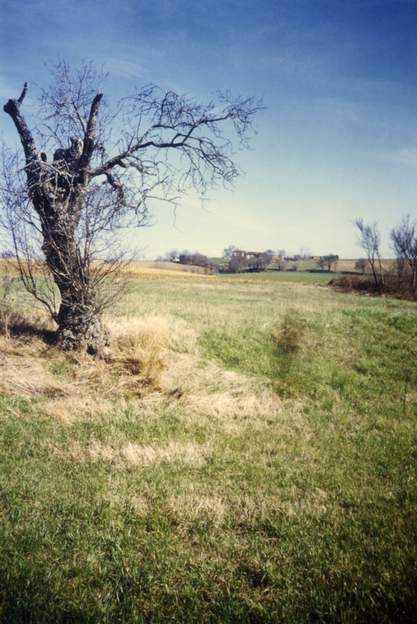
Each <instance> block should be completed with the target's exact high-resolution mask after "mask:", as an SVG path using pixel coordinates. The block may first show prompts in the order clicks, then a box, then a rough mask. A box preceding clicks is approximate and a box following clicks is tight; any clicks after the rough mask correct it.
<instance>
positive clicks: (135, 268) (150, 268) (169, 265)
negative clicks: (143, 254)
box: [0, 260, 212, 278]
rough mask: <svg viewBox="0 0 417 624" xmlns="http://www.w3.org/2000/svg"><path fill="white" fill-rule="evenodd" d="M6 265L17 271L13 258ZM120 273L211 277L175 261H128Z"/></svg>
mask: <svg viewBox="0 0 417 624" xmlns="http://www.w3.org/2000/svg"><path fill="white" fill-rule="evenodd" d="M6 267H7V269H8V270H9V271H11V272H16V273H17V264H16V262H15V261H14V260H0V271H4V270H5V269H6ZM122 273H123V274H125V275H128V276H132V277H136V276H137V277H140V276H143V277H145V276H149V277H164V276H168V277H169V276H172V274H173V273H175V276H176V277H185V278H189V277H198V278H206V277H212V275H210V274H207V273H205V269H204V268H203V267H199V266H194V265H192V264H190V265H185V264H178V263H176V262H145V261H143V262H130V263H129V264H128V265H126V266H125V267H124V268H123V270H122Z"/></svg>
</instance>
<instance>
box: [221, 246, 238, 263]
mask: <svg viewBox="0 0 417 624" xmlns="http://www.w3.org/2000/svg"><path fill="white" fill-rule="evenodd" d="M236 249H237V247H236V245H229V246H228V247H225V249H223V258H226V260H230V259H231V257H232V256H233V252H234V251H235V250H236Z"/></svg>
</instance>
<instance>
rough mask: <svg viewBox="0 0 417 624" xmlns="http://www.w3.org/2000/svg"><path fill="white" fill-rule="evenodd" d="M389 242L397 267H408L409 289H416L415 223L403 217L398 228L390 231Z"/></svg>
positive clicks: (416, 236)
mask: <svg viewBox="0 0 417 624" xmlns="http://www.w3.org/2000/svg"><path fill="white" fill-rule="evenodd" d="M391 242H392V246H393V249H394V252H395V255H396V258H397V263H398V266H399V267H401V268H403V267H404V266H408V269H409V279H410V288H411V289H412V291H413V292H415V291H416V289H417V230H416V222H415V221H412V220H411V218H410V216H409V215H408V216H407V217H405V218H404V219H403V220H402V222H401V223H400V225H399V226H397V227H396V228H393V229H392V231H391Z"/></svg>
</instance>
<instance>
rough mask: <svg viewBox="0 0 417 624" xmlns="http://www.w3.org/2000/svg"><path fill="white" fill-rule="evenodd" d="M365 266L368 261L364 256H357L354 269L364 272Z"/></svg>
mask: <svg viewBox="0 0 417 624" xmlns="http://www.w3.org/2000/svg"><path fill="white" fill-rule="evenodd" d="M367 267H368V261H367V260H366V258H359V259H358V260H356V262H355V269H356V270H357V271H360V272H361V273H365V271H366V269H367Z"/></svg>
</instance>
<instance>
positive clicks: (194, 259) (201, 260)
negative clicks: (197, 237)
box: [178, 251, 210, 267]
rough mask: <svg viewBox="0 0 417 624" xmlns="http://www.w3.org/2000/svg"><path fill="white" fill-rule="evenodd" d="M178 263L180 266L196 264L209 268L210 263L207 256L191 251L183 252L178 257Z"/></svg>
mask: <svg viewBox="0 0 417 624" xmlns="http://www.w3.org/2000/svg"><path fill="white" fill-rule="evenodd" d="M178 262H179V263H180V264H194V265H195V266H200V267H208V266H209V265H210V261H209V259H208V258H207V256H204V255H203V254H201V253H199V252H198V251H195V252H193V253H190V252H189V251H183V252H181V253H180V254H179V256H178Z"/></svg>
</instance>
